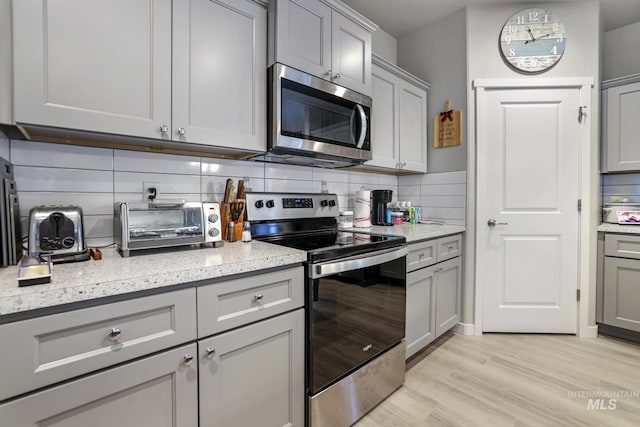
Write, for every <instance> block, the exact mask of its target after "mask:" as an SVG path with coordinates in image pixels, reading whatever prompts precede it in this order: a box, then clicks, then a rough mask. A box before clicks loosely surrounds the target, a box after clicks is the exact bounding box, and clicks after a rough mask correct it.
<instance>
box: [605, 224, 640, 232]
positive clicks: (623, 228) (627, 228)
mask: <svg viewBox="0 0 640 427" xmlns="http://www.w3.org/2000/svg"><path fill="white" fill-rule="evenodd" d="M598 231H605V232H608V233H624V234H640V225H622V224H611V223H608V222H603V223H602V224H600V225H599V226H598Z"/></svg>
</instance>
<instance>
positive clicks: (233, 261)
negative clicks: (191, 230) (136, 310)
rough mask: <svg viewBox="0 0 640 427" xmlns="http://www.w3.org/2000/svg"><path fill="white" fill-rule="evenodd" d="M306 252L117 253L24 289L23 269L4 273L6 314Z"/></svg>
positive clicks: (64, 268)
mask: <svg viewBox="0 0 640 427" xmlns="http://www.w3.org/2000/svg"><path fill="white" fill-rule="evenodd" d="M306 259H307V255H306V252H304V251H300V250H296V249H291V248H286V247H283V246H276V245H272V244H269V243H263V242H258V241H255V240H254V241H252V242H248V243H244V242H234V243H225V245H224V246H222V247H220V248H199V249H191V248H177V249H176V250H175V251H171V252H162V253H154V254H143V255H133V256H131V257H129V258H122V257H121V256H120V255H119V254H118V252H117V251H116V250H115V249H105V250H103V251H102V260H100V261H94V260H89V261H84V262H75V263H68V264H55V265H54V266H53V274H52V280H51V283H47V284H43V285H34V286H25V287H18V267H17V266H11V267H7V268H3V269H0V316H2V315H7V314H12V313H19V312H23V311H27V310H35V309H41V308H47V307H52V306H56V305H60V304H67V303H74V302H80V301H86V300H91V299H95V298H101V297H108V296H114V295H119V294H125V293H129V292H136V291H144V290H150V289H155V288H161V287H165V286H171V285H179V284H183V283H189V282H195V281H198V280H206V279H213V278H219V277H224V276H230V275H234V274H239V273H247V272H251V271H257V270H263V269H267V268H272V267H279V266H285V265H290V264H296V263H302V262H304V261H306Z"/></svg>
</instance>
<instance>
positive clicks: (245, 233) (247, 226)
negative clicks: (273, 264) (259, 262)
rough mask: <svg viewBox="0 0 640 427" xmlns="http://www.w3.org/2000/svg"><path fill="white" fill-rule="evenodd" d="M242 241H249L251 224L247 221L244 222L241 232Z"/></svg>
mask: <svg viewBox="0 0 640 427" xmlns="http://www.w3.org/2000/svg"><path fill="white" fill-rule="evenodd" d="M242 241H243V242H250V241H251V223H250V222H249V221H245V222H244V230H242Z"/></svg>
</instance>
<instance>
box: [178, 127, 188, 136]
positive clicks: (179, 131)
mask: <svg viewBox="0 0 640 427" xmlns="http://www.w3.org/2000/svg"><path fill="white" fill-rule="evenodd" d="M185 133H187V131H186V130H185V129H184V128H178V135H180V136H184V134H185Z"/></svg>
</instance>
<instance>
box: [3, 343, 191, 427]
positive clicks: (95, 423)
mask: <svg viewBox="0 0 640 427" xmlns="http://www.w3.org/2000/svg"><path fill="white" fill-rule="evenodd" d="M195 351H196V345H195V344H190V345H187V346H184V347H180V348H177V349H174V350H170V351H167V352H164V353H160V354H157V355H155V356H152V357H148V358H145V359H141V360H138V361H136V362H133V363H128V364H126V365H122V366H119V367H117V368H113V369H109V370H107V371H103V372H100V373H98V374H94V375H91V376H88V377H84V378H82V379H79V380H76V381H72V382H69V383H65V384H62V385H60V386H57V387H52V388H49V389H45V390H44V391H40V392H37V393H33V394H30V395H27V396H26V397H23V398H20V399H17V400H13V401H10V402H8V403H5V404H3V405H0V420H2V425H6V426H20V427H27V426H34V427H35V426H42V425H47V426H58V425H60V426H65V427H81V426H92V427H113V426H153V427H162V426H166V427H170V426H180V427H182V426H185V427H189V426H193V427H196V426H197V425H198V386H197V384H198V366H197V363H195V361H194V362H193V364H192V365H190V366H185V364H184V362H183V361H184V359H183V358H184V357H185V356H186V355H191V356H194V357H195Z"/></svg>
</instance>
